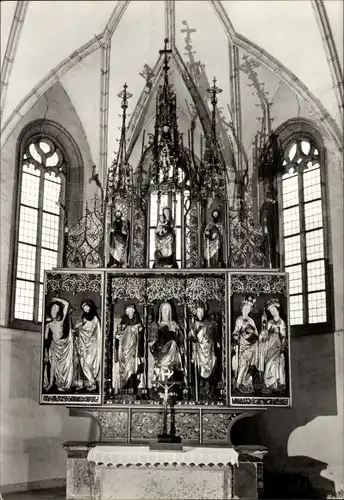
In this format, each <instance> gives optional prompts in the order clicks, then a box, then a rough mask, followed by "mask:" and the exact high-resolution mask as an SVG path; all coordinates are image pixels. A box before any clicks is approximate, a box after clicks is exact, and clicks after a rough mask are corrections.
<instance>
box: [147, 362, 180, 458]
mask: <svg viewBox="0 0 344 500" xmlns="http://www.w3.org/2000/svg"><path fill="white" fill-rule="evenodd" d="M171 373H172V372H166V371H163V372H161V373H160V374H159V378H160V379H161V380H162V382H163V383H160V382H159V381H158V380H157V381H156V387H158V386H160V387H162V388H163V389H164V392H163V393H160V394H159V395H160V397H161V398H162V402H163V405H164V413H163V431H162V434H158V441H157V443H152V444H151V445H150V449H151V450H158V449H163V450H168V449H173V450H182V449H183V446H182V444H181V441H182V440H181V438H180V437H179V436H176V435H175V434H173V433H172V432H173V431H172V420H171V433H170V434H168V432H167V412H168V399H169V397H170V396H172V394H170V390H171V389H172V387H173V386H174V385H175V382H170V381H169V380H168V377H169V376H170V375H171ZM170 406H171V419H172V404H171V405H170Z"/></svg>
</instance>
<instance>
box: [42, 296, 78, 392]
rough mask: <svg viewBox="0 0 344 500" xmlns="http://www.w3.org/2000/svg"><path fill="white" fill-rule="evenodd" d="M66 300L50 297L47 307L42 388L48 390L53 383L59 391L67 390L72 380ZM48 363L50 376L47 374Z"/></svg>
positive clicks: (69, 329)
mask: <svg viewBox="0 0 344 500" xmlns="http://www.w3.org/2000/svg"><path fill="white" fill-rule="evenodd" d="M68 310H69V302H68V300H65V299H62V298H60V297H54V298H53V299H51V303H50V304H49V306H48V309H47V318H46V325H45V331H44V363H45V365H46V368H45V377H44V379H45V381H44V389H45V390H46V391H49V390H50V389H51V388H52V386H53V385H54V383H55V384H56V387H57V390H58V391H60V392H64V391H68V390H69V389H70V387H71V385H72V381H73V336H72V331H71V328H70V324H69V321H68V319H67V314H68ZM48 365H50V374H49V375H50V376H48V373H47V372H48Z"/></svg>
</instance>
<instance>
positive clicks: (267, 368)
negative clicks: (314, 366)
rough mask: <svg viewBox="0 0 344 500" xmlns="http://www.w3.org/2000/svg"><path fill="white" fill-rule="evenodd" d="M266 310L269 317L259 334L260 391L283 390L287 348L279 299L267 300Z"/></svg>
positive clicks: (266, 392)
mask: <svg viewBox="0 0 344 500" xmlns="http://www.w3.org/2000/svg"><path fill="white" fill-rule="evenodd" d="M265 308H266V310H267V311H268V312H269V313H270V314H271V319H269V321H268V322H267V324H266V325H264V322H262V323H263V324H262V332H261V334H260V349H259V367H258V368H259V371H260V372H261V374H262V378H263V388H262V392H263V393H265V394H269V393H271V392H273V391H276V392H284V391H285V386H286V373H285V351H286V349H287V328H286V324H285V322H284V321H283V319H282V318H281V317H280V311H279V310H280V301H279V300H278V299H277V298H273V299H271V300H268V301H267V302H266V304H265Z"/></svg>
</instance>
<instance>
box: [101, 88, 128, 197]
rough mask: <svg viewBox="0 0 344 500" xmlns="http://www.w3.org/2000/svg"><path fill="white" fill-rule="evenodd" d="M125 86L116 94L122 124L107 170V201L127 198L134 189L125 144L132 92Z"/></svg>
mask: <svg viewBox="0 0 344 500" xmlns="http://www.w3.org/2000/svg"><path fill="white" fill-rule="evenodd" d="M127 88H128V86H127V84H126V83H125V84H124V85H123V90H122V91H121V92H120V93H119V94H118V97H119V98H120V99H121V100H122V102H121V108H122V126H121V136H120V140H119V148H118V152H117V155H116V157H115V159H114V161H113V163H112V165H111V166H110V168H109V170H108V179H107V192H106V200H107V202H108V203H113V202H114V201H115V199H117V198H120V199H122V200H128V199H130V198H131V197H132V195H133V191H134V186H133V169H132V166H131V165H130V164H129V162H128V158H127V144H126V130H127V128H126V119H127V108H128V99H130V98H131V97H132V94H130V92H128V91H127Z"/></svg>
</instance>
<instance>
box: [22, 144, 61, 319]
mask: <svg viewBox="0 0 344 500" xmlns="http://www.w3.org/2000/svg"><path fill="white" fill-rule="evenodd" d="M63 170H64V159H63V155H62V152H61V150H60V149H59V148H58V147H57V146H56V145H55V144H53V143H52V142H51V141H50V140H49V139H48V138H42V137H40V138H39V139H35V140H32V141H29V142H28V144H27V146H26V147H25V148H23V149H21V158H20V172H19V183H18V186H19V188H18V214H17V221H18V222H17V235H16V255H15V266H14V269H15V280H14V307H13V319H14V320H24V321H33V322H35V323H38V322H40V321H42V295H43V279H44V270H45V269H52V268H54V267H56V266H57V265H58V256H59V252H60V250H61V249H60V241H61V238H60V227H61V217H60V203H61V202H62V201H63V198H64V175H63Z"/></svg>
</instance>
